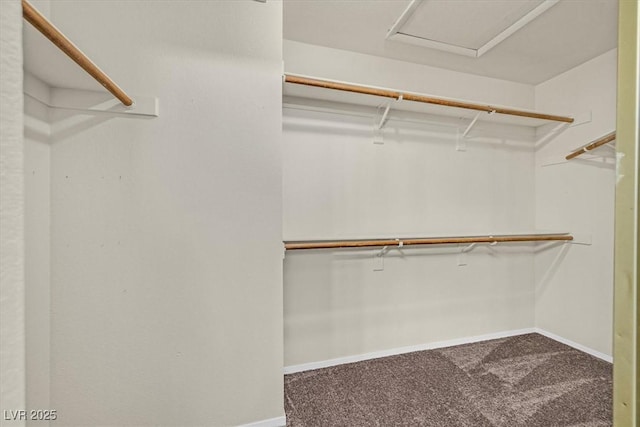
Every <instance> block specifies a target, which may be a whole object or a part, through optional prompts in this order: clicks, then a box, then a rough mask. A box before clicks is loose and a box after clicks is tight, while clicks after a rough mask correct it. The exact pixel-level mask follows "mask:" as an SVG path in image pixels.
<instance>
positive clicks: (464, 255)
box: [458, 243, 477, 267]
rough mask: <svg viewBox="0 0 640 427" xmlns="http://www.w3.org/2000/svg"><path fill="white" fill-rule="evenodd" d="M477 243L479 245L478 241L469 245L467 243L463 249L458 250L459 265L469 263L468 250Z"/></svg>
mask: <svg viewBox="0 0 640 427" xmlns="http://www.w3.org/2000/svg"><path fill="white" fill-rule="evenodd" d="M476 245H477V243H471V244H469V245H466V246H465V247H463V248H462V249H460V252H458V266H459V267H463V266H465V265H467V252H470V251H471V250H472V249H473V248H475V247H476Z"/></svg>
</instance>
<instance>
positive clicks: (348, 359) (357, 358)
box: [284, 328, 537, 375]
mask: <svg viewBox="0 0 640 427" xmlns="http://www.w3.org/2000/svg"><path fill="white" fill-rule="evenodd" d="M534 332H537V331H536V329H535V328H527V329H516V330H511V331H503V332H496V333H493V334H485V335H476V336H472V337H463V338H456V339H452V340H446V341H437V342H432V343H427V344H418V345H411V346H407V347H398V348H392V349H389V350H382V351H374V352H373V353H365V354H356V355H353V356H345V357H338V358H336V359H329V360H321V361H318V362H311V363H303V364H300V365H291V366H285V367H284V373H285V375H286V374H293V373H296V372H303V371H310V370H313V369H321V368H328V367H330V366H336V365H343V364H345V363H353V362H361V361H363V360H371V359H378V358H380V357H387V356H395V355H398V354H404V353H412V352H414V351H423V350H433V349H436V348H444V347H451V346H454V345H461V344H470V343H474V342H480V341H487V340H494V339H498V338H507V337H513V336H516V335H524V334H531V333H534Z"/></svg>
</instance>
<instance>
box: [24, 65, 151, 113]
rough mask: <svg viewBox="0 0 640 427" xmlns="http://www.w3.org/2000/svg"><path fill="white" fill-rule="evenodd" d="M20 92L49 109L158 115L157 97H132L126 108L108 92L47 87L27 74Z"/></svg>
mask: <svg viewBox="0 0 640 427" xmlns="http://www.w3.org/2000/svg"><path fill="white" fill-rule="evenodd" d="M23 91H24V93H25V95H27V96H29V97H31V98H33V99H35V100H36V101H38V102H40V103H42V104H44V105H46V106H47V107H49V108H61V109H65V110H77V111H85V112H95V113H113V114H117V115H121V116H129V115H132V116H147V117H158V115H159V106H158V98H151V97H142V96H135V97H133V99H134V101H135V102H134V104H133V105H131V106H128V107H127V106H125V105H123V104H122V103H121V102H120V101H119V100H117V99H115V98H113V97H112V96H111V94H109V93H108V92H96V91H91V90H80V89H63V88H56V87H50V86H48V85H46V84H45V83H44V82H42V81H41V80H39V79H38V78H36V77H34V76H32V75H30V74H26V75H25V79H24V85H23Z"/></svg>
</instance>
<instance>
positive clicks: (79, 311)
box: [50, 1, 284, 426]
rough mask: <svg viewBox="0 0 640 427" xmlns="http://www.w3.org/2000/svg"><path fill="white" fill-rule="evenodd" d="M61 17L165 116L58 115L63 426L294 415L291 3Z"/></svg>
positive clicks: (58, 385)
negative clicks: (287, 385) (285, 325)
mask: <svg viewBox="0 0 640 427" xmlns="http://www.w3.org/2000/svg"><path fill="white" fill-rule="evenodd" d="M51 15H52V18H53V19H54V22H55V23H56V25H57V26H59V27H60V28H61V29H63V31H65V33H66V34H67V35H68V36H69V37H70V38H71V39H73V40H75V41H76V43H77V44H78V45H80V46H82V48H83V50H84V51H85V52H87V53H88V54H89V55H90V56H93V58H94V59H95V60H96V62H98V63H99V64H100V65H102V67H103V68H104V69H105V70H108V72H109V74H110V75H112V76H113V77H114V79H115V80H116V81H117V82H118V83H119V84H120V85H121V86H122V87H123V88H125V89H126V90H127V91H129V92H130V93H132V94H133V95H134V97H135V96H136V95H145V96H157V97H158V98H159V99H160V114H161V115H160V117H158V118H154V119H141V118H123V117H115V116H109V115H93V116H92V115H84V114H82V113H78V112H70V111H62V110H58V111H52V112H51V126H52V135H51V140H52V146H51V233H52V234H51V294H50V299H51V366H50V369H51V402H50V405H51V408H55V409H57V411H58V420H57V421H56V422H55V423H52V425H56V424H58V425H150V426H151V425H153V426H161V425H166V426H176V425H183V426H196V425H208V426H228V425H236V424H242V423H248V422H252V421H257V420H264V419H270V418H274V417H281V416H283V415H284V409H283V379H282V243H281V236H282V229H281V220H282V208H281V205H282V196H281V186H282V180H281V161H282V160H281V67H282V53H281V38H282V19H281V15H282V5H281V3H279V2H268V3H267V4H262V3H258V2H253V1H246V2H197V1H190V2H153V3H149V2H142V1H140V2H124V3H118V6H117V7H114V6H113V4H112V3H111V2H52V4H51ZM141 20H144V21H145V25H139V24H140V21H141ZM185 23H188V25H186V24H185ZM105 34H108V37H106V36H105ZM92 54H93V55H92Z"/></svg>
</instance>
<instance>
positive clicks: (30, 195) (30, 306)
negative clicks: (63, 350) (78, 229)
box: [24, 82, 51, 425]
mask: <svg viewBox="0 0 640 427" xmlns="http://www.w3.org/2000/svg"><path fill="white" fill-rule="evenodd" d="M25 85H26V82H25ZM49 135H50V124H49V110H48V108H47V107H45V106H44V105H42V104H41V103H39V102H37V101H35V100H33V99H32V98H30V97H28V96H25V100H24V169H25V175H24V180H25V181H24V185H25V190H24V191H25V219H24V221H25V224H24V227H25V245H26V246H25V281H26V292H25V298H26V299H25V304H26V349H27V354H26V357H27V359H26V362H27V365H26V366H27V395H26V398H27V408H29V409H36V410H37V409H44V410H46V409H49V408H50V404H49V388H50V382H49V379H50V371H49V360H50V351H49V348H50V316H51V310H50V280H49V277H50V235H51V227H50V218H51V212H50V188H51V180H50V151H51V150H50V146H49ZM27 421H28V425H47V421H44V420H38V419H33V420H31V419H28V420H27Z"/></svg>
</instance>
